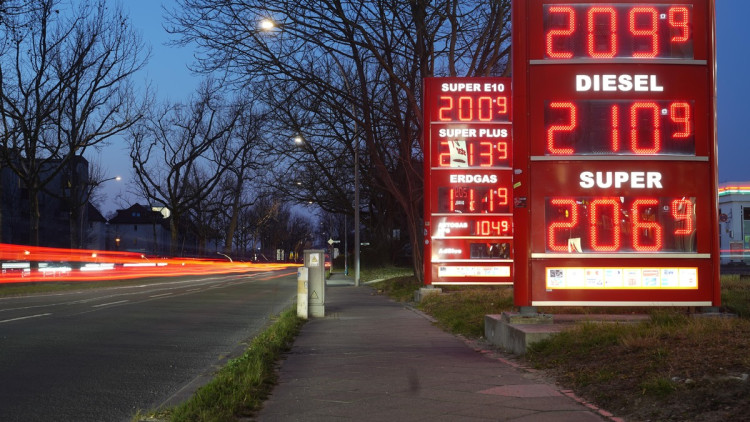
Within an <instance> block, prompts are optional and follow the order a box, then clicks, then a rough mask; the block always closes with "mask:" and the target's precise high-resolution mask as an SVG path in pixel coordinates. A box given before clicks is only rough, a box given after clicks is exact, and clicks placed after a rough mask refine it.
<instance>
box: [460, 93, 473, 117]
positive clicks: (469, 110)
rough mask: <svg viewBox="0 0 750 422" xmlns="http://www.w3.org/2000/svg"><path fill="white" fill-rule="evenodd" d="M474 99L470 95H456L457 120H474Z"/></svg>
mask: <svg viewBox="0 0 750 422" xmlns="http://www.w3.org/2000/svg"><path fill="white" fill-rule="evenodd" d="M473 103H474V101H473V99H472V98H471V97H458V120H460V121H462V122H468V121H471V120H474V104H473Z"/></svg>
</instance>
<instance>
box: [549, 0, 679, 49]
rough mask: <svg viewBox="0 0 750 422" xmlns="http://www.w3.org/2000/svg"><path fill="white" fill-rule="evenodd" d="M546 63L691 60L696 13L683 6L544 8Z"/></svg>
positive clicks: (619, 5) (563, 6)
mask: <svg viewBox="0 0 750 422" xmlns="http://www.w3.org/2000/svg"><path fill="white" fill-rule="evenodd" d="M543 8H544V9H543V12H544V43H545V45H544V57H545V59H551V60H555V59H574V58H586V59H613V58H629V59H653V58H669V59H692V58H693V9H692V5H683V4H634V3H631V4H617V5H608V4H593V3H585V4H572V5H566V4H554V5H552V4H545V5H544V6H543Z"/></svg>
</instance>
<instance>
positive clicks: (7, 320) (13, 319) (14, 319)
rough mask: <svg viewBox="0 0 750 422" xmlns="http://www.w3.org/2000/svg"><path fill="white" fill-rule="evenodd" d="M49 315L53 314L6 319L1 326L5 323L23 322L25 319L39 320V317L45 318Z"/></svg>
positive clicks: (0, 322)
mask: <svg viewBox="0 0 750 422" xmlns="http://www.w3.org/2000/svg"><path fill="white" fill-rule="evenodd" d="M47 315H52V314H51V313H47V314H37V315H29V316H25V317H19V318H11V319H4V320H2V321H0V324H2V323H4V322H13V321H21V320H23V319H31V318H39V317H44V316H47Z"/></svg>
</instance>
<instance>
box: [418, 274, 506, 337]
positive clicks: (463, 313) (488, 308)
mask: <svg viewBox="0 0 750 422" xmlns="http://www.w3.org/2000/svg"><path fill="white" fill-rule="evenodd" d="M419 309H421V310H423V311H424V312H426V313H428V314H430V315H432V316H433V317H435V319H437V320H438V325H440V326H441V327H442V328H443V329H445V330H448V331H450V332H452V333H454V334H461V335H464V336H468V337H475V338H476V337H481V336H483V335H484V316H485V315H487V314H499V313H501V312H503V311H510V310H512V309H513V289H511V288H507V287H475V286H472V287H464V288H461V289H458V290H450V289H449V290H447V293H444V294H441V295H427V296H426V297H424V298H422V302H421V303H420V304H419Z"/></svg>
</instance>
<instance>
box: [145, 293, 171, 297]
mask: <svg viewBox="0 0 750 422" xmlns="http://www.w3.org/2000/svg"><path fill="white" fill-rule="evenodd" d="M170 295H172V293H162V294H160V295H153V296H149V297H162V296H170Z"/></svg>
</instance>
